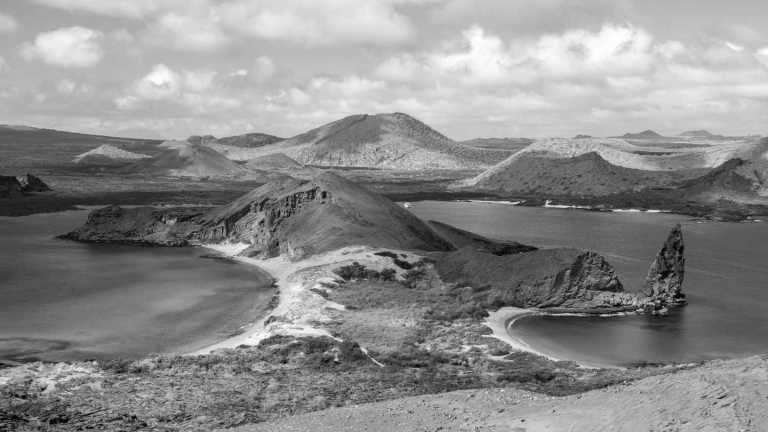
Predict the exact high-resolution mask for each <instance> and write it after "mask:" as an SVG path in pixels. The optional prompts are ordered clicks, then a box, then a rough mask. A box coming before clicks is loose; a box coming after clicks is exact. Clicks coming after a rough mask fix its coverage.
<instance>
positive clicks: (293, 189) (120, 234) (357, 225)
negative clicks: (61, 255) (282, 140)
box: [65, 173, 453, 259]
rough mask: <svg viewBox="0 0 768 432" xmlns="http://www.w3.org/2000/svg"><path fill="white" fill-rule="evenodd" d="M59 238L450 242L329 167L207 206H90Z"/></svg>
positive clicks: (271, 249) (256, 243)
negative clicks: (75, 227) (85, 216)
mask: <svg viewBox="0 0 768 432" xmlns="http://www.w3.org/2000/svg"><path fill="white" fill-rule="evenodd" d="M65 238H69V239H74V240H82V241H90V242H121V243H137V244H154V245H161V246H179V245H185V244H188V243H190V242H192V243H222V242H233V243H244V244H246V245H248V248H247V249H246V250H245V251H244V252H243V254H244V255H247V256H259V257H274V256H277V255H285V256H287V257H289V258H291V259H299V258H302V257H305V256H308V255H313V254H316V253H321V252H326V251H331V250H335V249H339V248H342V247H345V246H355V245H365V246H372V247H381V248H391V249H417V250H427V251H447V250H452V249H453V246H452V245H451V244H450V243H449V242H448V241H446V240H445V239H443V238H442V237H440V236H439V235H438V234H437V233H435V232H434V231H433V230H432V229H431V228H430V227H429V226H428V225H427V224H426V223H425V222H423V221H422V220H421V219H419V218H417V217H416V216H414V215H413V214H411V213H410V212H408V211H407V210H405V209H403V208H402V207H400V206H398V205H396V204H394V203H393V202H391V201H389V200H388V199H386V198H384V197H382V196H380V195H377V194H374V193H372V192H370V191H368V190H367V189H365V188H363V187H361V186H358V185H356V184H354V183H352V182H350V181H349V180H346V179H344V178H342V177H339V176H338V175H335V174H331V173H323V174H320V175H318V176H316V177H315V178H314V179H312V180H311V181H302V180H296V179H288V180H284V181H275V182H271V183H268V184H266V185H264V186H262V187H259V188H257V189H254V190H253V191H251V192H249V193H248V194H246V195H243V196H242V197H240V198H238V199H237V200H235V201H233V202H232V203H230V204H228V205H225V206H222V207H219V208H216V209H213V210H209V211H207V212H203V211H201V210H200V209H183V208H182V209H170V210H169V209H155V208H149V207H143V208H133V209H124V208H121V207H118V206H111V207H107V208H104V209H100V210H97V211H95V212H93V213H91V215H90V216H89V218H88V221H87V223H86V224H85V225H84V226H83V227H81V228H79V229H78V230H76V231H73V232H72V233H69V234H67V235H66V236H65Z"/></svg>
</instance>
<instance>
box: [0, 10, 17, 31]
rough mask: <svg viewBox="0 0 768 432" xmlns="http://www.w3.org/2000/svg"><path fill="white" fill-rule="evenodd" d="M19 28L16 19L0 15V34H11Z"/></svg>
mask: <svg viewBox="0 0 768 432" xmlns="http://www.w3.org/2000/svg"><path fill="white" fill-rule="evenodd" d="M18 28H19V23H18V22H17V21H16V18H14V17H12V16H10V15H6V14H4V13H0V33H12V32H15V31H16V29H18Z"/></svg>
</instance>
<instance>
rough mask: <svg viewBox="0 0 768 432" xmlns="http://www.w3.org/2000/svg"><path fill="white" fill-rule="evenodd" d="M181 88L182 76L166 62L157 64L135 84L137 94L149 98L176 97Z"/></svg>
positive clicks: (134, 88)
mask: <svg viewBox="0 0 768 432" xmlns="http://www.w3.org/2000/svg"><path fill="white" fill-rule="evenodd" d="M180 88H181V77H180V75H179V74H178V73H176V72H175V71H173V70H171V69H170V68H169V67H168V66H166V65H164V64H158V65H155V67H154V68H152V71H151V72H149V73H148V74H147V75H145V76H144V77H142V78H141V79H140V80H139V81H137V82H136V84H135V85H134V86H133V90H134V91H135V93H136V96H138V97H140V98H142V99H147V100H162V99H167V98H170V97H174V96H176V95H177V94H178V92H179V89H180Z"/></svg>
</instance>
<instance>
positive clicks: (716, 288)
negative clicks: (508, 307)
mask: <svg viewBox="0 0 768 432" xmlns="http://www.w3.org/2000/svg"><path fill="white" fill-rule="evenodd" d="M409 210H411V211H412V212H414V213H415V214H416V215H418V216H420V217H422V218H425V219H434V220H439V221H442V222H445V223H448V224H452V225H455V226H457V227H459V228H463V229H467V230H470V231H474V232H477V233H480V234H484V235H487V236H490V237H494V238H501V239H509V240H516V241H519V242H522V243H528V244H532V245H535V246H541V247H555V246H570V247H577V248H585V249H593V250H596V251H598V252H601V253H602V254H604V255H605V256H606V257H607V258H608V260H609V261H610V262H611V264H613V265H614V267H615V268H616V270H617V273H618V274H619V277H620V278H621V280H622V282H623V283H624V285H625V287H627V288H628V289H636V288H638V287H639V286H641V284H642V282H643V279H644V277H645V275H646V272H647V271H648V267H649V265H650V263H651V261H652V259H653V257H654V256H655V254H656V253H657V252H658V250H659V248H660V247H661V244H662V242H663V241H664V239H665V238H666V235H667V234H668V232H669V230H670V229H671V227H672V226H673V225H674V224H675V223H680V224H682V226H683V236H684V240H685V247H686V249H685V256H686V277H685V283H684V286H683V290H684V292H685V293H686V294H687V296H688V301H689V304H688V305H687V306H686V307H684V308H681V309H677V310H673V311H672V313H671V314H670V315H669V316H666V317H655V316H648V315H631V316H624V317H610V318H604V317H579V316H561V317H557V316H534V317H527V318H522V319H520V320H518V321H516V322H515V323H514V324H513V325H512V327H511V328H510V331H512V332H514V333H515V335H516V336H519V337H522V338H523V339H524V340H525V341H526V342H527V343H529V344H530V345H531V346H533V347H535V348H536V349H537V350H538V351H541V352H544V353H546V354H548V355H551V356H553V357H556V358H560V359H569V360H575V361H579V362H581V363H584V364H591V365H613V366H624V365H631V364H638V363H642V362H687V361H699V360H705V359H712V358H730V357H740V356H745V355H751V354H763V353H768V265H767V264H766V263H767V262H768V261H766V260H767V259H768V223H725V222H698V221H694V220H691V219H690V218H688V217H685V216H680V215H672V214H664V213H661V214H659V213H598V212H587V211H581V210H565V209H545V208H532V207H514V206H509V205H500V204H493V203H476V202H435V201H425V202H416V203H412V205H411V207H410V208H409Z"/></svg>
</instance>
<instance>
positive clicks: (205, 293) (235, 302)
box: [0, 210, 274, 360]
mask: <svg viewBox="0 0 768 432" xmlns="http://www.w3.org/2000/svg"><path fill="white" fill-rule="evenodd" d="M87 215H88V211H86V210H79V211H67V212H60V213H51V214H39V215H33V216H25V217H16V218H10V217H0V359H11V360H29V359H36V358H38V359H43V360H76V359H89V358H117V357H122V358H138V357H142V356H145V355H147V354H149V353H167V352H185V351H191V350H194V349H197V348H202V347H205V346H207V345H209V344H212V343H213V342H216V341H219V340H221V339H225V338H226V337H228V336H230V335H232V334H234V333H236V332H238V331H239V329H241V328H242V326H244V325H247V324H249V323H251V322H253V321H255V320H256V319H257V318H258V317H260V316H261V315H263V314H264V313H265V310H266V309H267V307H268V305H269V302H270V300H271V298H272V296H273V294H274V288H273V287H272V286H271V284H272V281H271V279H270V278H269V277H268V276H267V275H266V274H264V273H262V272H260V271H259V270H258V269H256V268H255V267H252V266H247V265H244V264H239V263H235V262H233V261H229V260H225V259H221V258H219V257H216V256H215V255H211V252H210V251H208V250H205V249H202V248H192V247H189V248H151V247H141V246H123V245H93V244H83V243H77V242H73V241H68V240H59V239H56V238H55V236H56V235H58V234H62V233H65V232H68V231H71V230H72V229H74V228H75V227H77V226H79V225H81V224H82V223H84V222H85V219H86V217H87Z"/></svg>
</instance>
